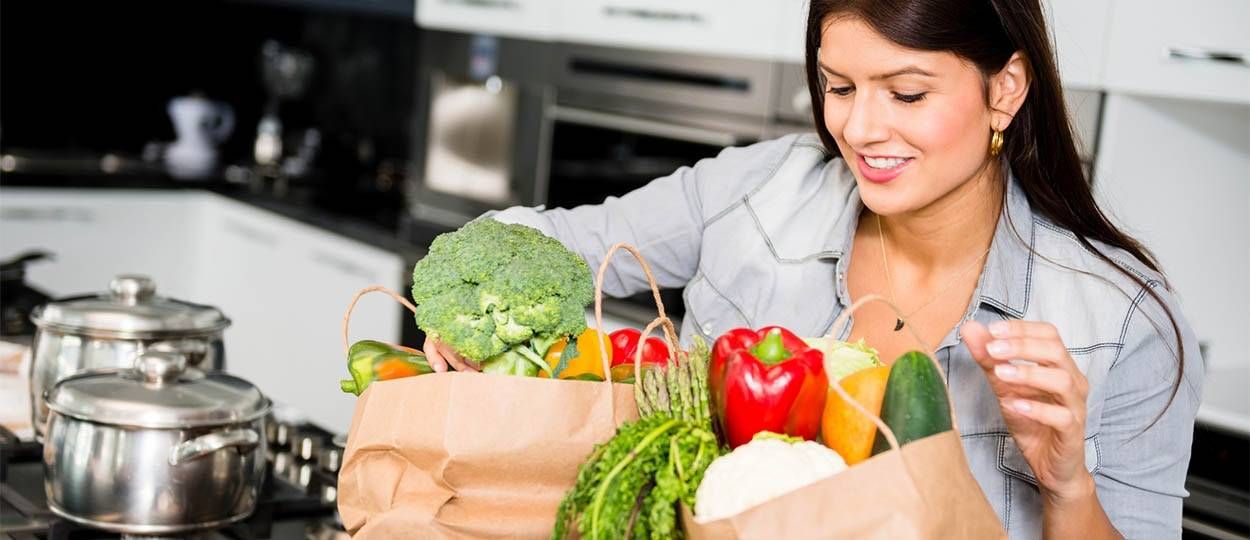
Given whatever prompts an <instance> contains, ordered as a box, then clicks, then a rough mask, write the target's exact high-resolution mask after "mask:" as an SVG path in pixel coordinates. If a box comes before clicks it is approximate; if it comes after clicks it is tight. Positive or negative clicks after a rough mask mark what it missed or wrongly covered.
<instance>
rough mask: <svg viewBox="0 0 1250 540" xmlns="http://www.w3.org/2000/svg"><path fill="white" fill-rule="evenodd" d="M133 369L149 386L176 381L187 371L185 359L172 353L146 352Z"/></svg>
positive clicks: (179, 354)
mask: <svg viewBox="0 0 1250 540" xmlns="http://www.w3.org/2000/svg"><path fill="white" fill-rule="evenodd" d="M135 369H136V370H137V371H138V372H139V374H140V375H141V376H143V381H144V382H146V383H149V384H162V383H165V382H167V381H172V380H174V379H177V378H178V376H179V375H181V374H182V372H183V371H184V370H186V369H187V357H186V356H185V355H183V354H182V353H178V352H174V351H167V350H166V351H162V350H155V351H154V350H148V352H145V353H143V355H142V356H140V357H139V360H138V361H137V362H135Z"/></svg>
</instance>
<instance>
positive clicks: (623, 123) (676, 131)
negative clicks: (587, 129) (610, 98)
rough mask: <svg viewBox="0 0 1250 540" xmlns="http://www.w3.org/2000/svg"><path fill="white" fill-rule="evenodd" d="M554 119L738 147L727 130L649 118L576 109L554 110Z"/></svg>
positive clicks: (687, 140) (713, 144) (553, 108)
mask: <svg viewBox="0 0 1250 540" xmlns="http://www.w3.org/2000/svg"><path fill="white" fill-rule="evenodd" d="M550 116H551V117H552V118H553V119H555V120H557V121H560V122H568V123H570V124H580V125H584V126H591V127H600V128H607V129H614V130H617V131H624V132H627V133H636V134H639V135H650V136H653V137H663V138H666V139H676V140H679V141H685V142H692V143H699V144H708V145H712V146H721V147H724V146H734V145H736V144H737V143H738V138H737V137H735V136H734V135H733V134H732V133H726V132H724V131H717V130H714V129H707V128H701V127H694V126H685V125H681V124H670V123H667V122H660V121H656V120H648V119H645V118H637V117H633V116H623V115H619V114H613V113H605V112H599V111H591V110H587V109H580V108H574V107H562V106H555V107H552V108H551V115H550Z"/></svg>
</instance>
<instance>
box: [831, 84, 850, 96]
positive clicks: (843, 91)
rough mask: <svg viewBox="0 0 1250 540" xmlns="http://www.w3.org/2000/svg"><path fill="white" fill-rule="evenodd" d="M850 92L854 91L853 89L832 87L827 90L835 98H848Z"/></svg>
mask: <svg viewBox="0 0 1250 540" xmlns="http://www.w3.org/2000/svg"><path fill="white" fill-rule="evenodd" d="M851 90H854V88H852V87H850V86H841V87H837V86H833V87H830V88H829V93H830V94H833V95H835V96H849V95H851Z"/></svg>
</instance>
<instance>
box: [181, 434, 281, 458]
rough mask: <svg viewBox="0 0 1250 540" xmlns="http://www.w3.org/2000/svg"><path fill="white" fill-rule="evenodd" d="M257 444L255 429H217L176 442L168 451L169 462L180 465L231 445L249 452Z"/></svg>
mask: <svg viewBox="0 0 1250 540" xmlns="http://www.w3.org/2000/svg"><path fill="white" fill-rule="evenodd" d="M258 444H260V434H258V433H256V431H255V430H251V429H230V430H226V431H217V432H213V433H209V434H206V435H201V436H199V437H196V438H194V439H191V440H188V441H182V442H180V443H178V445H177V446H174V447H173V449H171V450H170V451H169V464H170V465H181V464H183V463H186V462H188V461H191V460H193V459H199V458H202V457H204V456H207V455H209V454H211V453H213V452H216V451H218V450H221V449H224V448H228V447H231V446H236V447H238V448H239V451H240V452H250V451H251V450H252V449H253V448H256V445H258Z"/></svg>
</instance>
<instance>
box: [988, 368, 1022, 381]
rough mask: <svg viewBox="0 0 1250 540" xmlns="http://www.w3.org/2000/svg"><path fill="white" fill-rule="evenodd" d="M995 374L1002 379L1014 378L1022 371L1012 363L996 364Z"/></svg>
mask: <svg viewBox="0 0 1250 540" xmlns="http://www.w3.org/2000/svg"><path fill="white" fill-rule="evenodd" d="M994 374H995V375H997V376H998V378H1000V379H1005V380H1013V379H1015V378H1016V377H1017V376H1019V375H1020V372H1019V371H1018V370H1017V369H1016V366H1013V365H1011V364H999V365H997V366H994Z"/></svg>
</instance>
